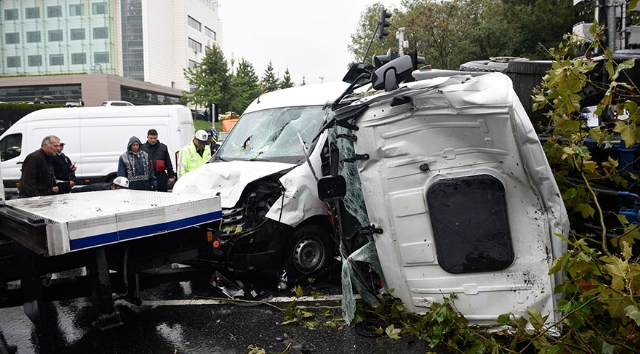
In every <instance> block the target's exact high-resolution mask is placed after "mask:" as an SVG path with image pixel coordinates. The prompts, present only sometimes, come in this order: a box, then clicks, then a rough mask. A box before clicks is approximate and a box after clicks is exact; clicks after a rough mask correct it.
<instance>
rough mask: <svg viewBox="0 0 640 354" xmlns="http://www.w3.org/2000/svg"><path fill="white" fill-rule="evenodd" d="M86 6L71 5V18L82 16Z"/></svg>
mask: <svg viewBox="0 0 640 354" xmlns="http://www.w3.org/2000/svg"><path fill="white" fill-rule="evenodd" d="M83 10H84V6H83V5H82V4H75V5H69V16H82V15H83V13H82V12H83Z"/></svg>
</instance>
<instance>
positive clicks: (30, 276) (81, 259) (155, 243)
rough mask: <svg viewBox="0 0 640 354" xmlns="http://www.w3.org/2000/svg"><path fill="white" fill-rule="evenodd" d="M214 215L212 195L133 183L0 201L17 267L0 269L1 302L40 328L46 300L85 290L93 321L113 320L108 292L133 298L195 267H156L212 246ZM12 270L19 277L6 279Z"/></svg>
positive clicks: (2, 231)
mask: <svg viewBox="0 0 640 354" xmlns="http://www.w3.org/2000/svg"><path fill="white" fill-rule="evenodd" d="M221 216H222V212H221V208H220V199H219V197H213V196H202V195H175V194H169V193H158V192H146V191H132V190H116V191H102V192H88V193H78V194H67V195H59V196H49V197H38V198H29V199H18V200H10V201H6V204H5V206H4V207H2V208H0V225H2V227H1V228H0V236H4V237H7V238H8V239H10V240H11V241H12V242H13V245H12V246H11V247H13V250H14V253H13V254H12V256H13V259H12V260H11V263H12V264H13V265H17V267H16V268H17V269H18V271H17V273H18V274H15V273H16V272H9V273H6V272H5V268H3V269H2V272H0V273H1V274H0V275H2V278H4V279H3V284H2V285H3V288H2V290H3V291H2V294H3V296H2V301H0V306H3V307H5V306H15V305H17V303H18V302H21V303H22V304H23V305H24V310H25V313H26V314H27V316H28V317H29V319H30V320H31V321H32V322H33V323H34V324H35V325H36V326H38V327H40V328H45V329H46V325H47V323H49V321H51V313H50V308H51V306H49V303H50V302H51V301H54V300H62V299H70V298H77V297H90V298H91V299H92V300H93V302H94V304H95V306H94V309H95V310H96V311H95V312H96V316H95V322H94V324H95V326H96V327H98V328H100V329H108V328H111V327H114V326H118V325H120V324H121V321H120V316H119V314H118V311H117V309H116V308H115V306H114V293H115V294H117V295H116V297H117V298H122V299H125V300H129V301H131V302H133V303H140V299H139V295H140V290H141V289H145V288H150V287H154V286H157V285H158V284H160V283H162V282H166V281H175V280H184V279H185V278H190V277H191V276H193V275H194V274H195V272H196V271H200V270H195V269H194V270H191V272H187V271H185V270H184V269H167V271H166V272H162V271H160V272H159V271H157V270H156V268H157V267H161V266H165V265H168V264H171V263H179V262H183V261H186V260H189V259H192V258H196V257H197V256H198V255H199V252H200V251H199V250H201V249H206V248H207V247H209V248H211V247H212V246H211V243H212V242H213V239H214V238H215V237H217V232H218V231H217V230H218V229H219V225H220V219H221ZM207 245H208V246H207ZM7 269H8V268H7ZM11 269H14V268H11ZM77 269H81V271H80V274H76V273H77V272H78V271H77ZM52 274H54V276H53V277H52ZM69 274H71V275H69ZM208 276H210V275H208ZM15 278H19V279H20V283H19V285H18V286H16V285H15V284H11V286H7V284H8V282H10V281H11V280H14V279H15Z"/></svg>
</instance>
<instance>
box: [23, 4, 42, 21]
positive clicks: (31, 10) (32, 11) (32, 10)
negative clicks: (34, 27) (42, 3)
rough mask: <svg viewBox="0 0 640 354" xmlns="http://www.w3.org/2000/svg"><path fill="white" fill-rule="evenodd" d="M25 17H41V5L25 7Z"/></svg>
mask: <svg viewBox="0 0 640 354" xmlns="http://www.w3.org/2000/svg"><path fill="white" fill-rule="evenodd" d="M24 11H25V12H24V15H25V17H26V18H27V19H28V20H30V19H34V18H40V8H39V7H27V8H26V9H24Z"/></svg>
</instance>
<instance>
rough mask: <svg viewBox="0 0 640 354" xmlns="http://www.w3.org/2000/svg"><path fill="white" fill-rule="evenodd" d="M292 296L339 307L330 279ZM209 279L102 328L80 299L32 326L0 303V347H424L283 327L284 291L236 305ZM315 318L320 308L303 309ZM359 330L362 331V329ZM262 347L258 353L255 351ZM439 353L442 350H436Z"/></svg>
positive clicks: (130, 309)
mask: <svg viewBox="0 0 640 354" xmlns="http://www.w3.org/2000/svg"><path fill="white" fill-rule="evenodd" d="M312 294H316V295H318V294H321V296H322V297H320V298H319V299H318V298H313V297H311V296H309V297H304V298H301V299H297V301H298V305H300V306H311V307H316V306H328V307H329V308H330V309H331V310H330V311H332V312H333V313H335V314H336V315H337V316H339V315H340V314H341V312H340V299H341V295H340V290H339V286H338V284H336V282H335V281H333V282H332V281H328V282H318V283H317V284H316V285H313V286H309V287H307V288H306V289H305V295H312ZM215 296H220V295H219V294H217V293H216V292H215V290H214V288H213V287H211V286H209V285H208V284H204V285H203V284H198V285H196V284H194V283H192V282H189V281H187V282H180V283H169V284H165V285H162V286H160V287H158V288H154V289H151V290H147V291H145V292H144V293H143V296H142V299H143V303H142V305H140V306H134V305H131V304H129V303H127V302H124V301H121V300H119V301H118V302H117V303H116V304H117V305H118V309H119V311H120V313H121V318H122V321H123V325H121V326H119V327H116V328H112V329H110V330H106V331H100V330H98V329H96V328H95V327H93V326H92V324H91V320H92V318H93V317H92V311H93V309H92V307H91V306H90V304H89V303H88V301H87V299H74V300H66V301H60V302H54V303H53V304H52V306H53V307H54V309H55V312H56V313H57V316H56V317H57V318H56V319H55V320H54V321H53V322H52V323H51V324H50V325H49V326H47V329H48V330H47V331H46V332H45V331H41V330H38V329H36V328H35V327H34V326H33V325H32V323H31V322H30V321H29V320H28V318H27V317H26V316H25V315H24V313H23V310H22V307H12V308H6V309H0V332H1V333H2V335H3V337H4V343H3V344H0V349H2V350H0V351H2V352H3V354H4V352H9V353H18V354H22V353H109V354H117V353H137V354H144V353H224V354H227V353H228V354H231V353H234V354H235V353H252V354H259V353H265V354H266V353H369V354H376V353H385V354H387V353H389V352H393V353H426V352H429V351H433V350H432V349H431V348H429V347H428V345H427V344H426V342H424V341H418V340H416V339H415V338H413V337H410V336H404V337H402V338H401V339H399V340H394V339H390V338H388V337H371V336H365V335H366V334H369V335H370V334H372V333H371V331H366V330H363V327H357V328H356V327H351V326H343V327H342V328H330V327H324V326H322V325H320V326H318V327H317V328H316V329H309V328H307V327H305V326H303V325H302V324H300V323H294V324H290V325H283V324H282V322H283V321H284V319H285V317H284V316H285V315H284V313H283V311H282V310H281V309H284V308H286V306H287V305H288V304H289V303H290V302H291V301H292V300H294V298H292V293H291V292H290V291H281V292H277V293H274V294H273V296H272V297H271V299H270V301H269V303H268V304H262V305H257V306H246V305H244V306H240V305H237V304H230V303H229V302H227V301H219V300H216V299H215V298H212V297H215ZM309 311H310V312H312V313H314V314H315V315H316V318H318V319H319V322H320V323H324V321H326V317H324V316H323V315H322V313H323V312H325V311H327V309H326V308H320V309H309ZM362 334H365V335H362ZM261 350H264V351H261ZM439 352H445V351H439Z"/></svg>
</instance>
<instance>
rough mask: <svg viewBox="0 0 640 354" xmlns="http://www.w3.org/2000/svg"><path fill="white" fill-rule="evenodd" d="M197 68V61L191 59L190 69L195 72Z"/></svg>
mask: <svg viewBox="0 0 640 354" xmlns="http://www.w3.org/2000/svg"><path fill="white" fill-rule="evenodd" d="M196 67H198V63H196V62H195V61H193V60H191V59H189V69H191V70H195V68H196Z"/></svg>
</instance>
